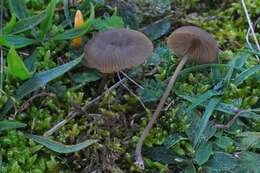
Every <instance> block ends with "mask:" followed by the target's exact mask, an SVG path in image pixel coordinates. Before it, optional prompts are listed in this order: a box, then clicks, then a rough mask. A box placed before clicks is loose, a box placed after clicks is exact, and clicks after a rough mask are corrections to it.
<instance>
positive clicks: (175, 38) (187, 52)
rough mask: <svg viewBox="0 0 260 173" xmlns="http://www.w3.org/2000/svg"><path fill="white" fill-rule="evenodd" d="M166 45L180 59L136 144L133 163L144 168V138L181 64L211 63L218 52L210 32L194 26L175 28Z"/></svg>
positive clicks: (162, 104)
mask: <svg viewBox="0 0 260 173" xmlns="http://www.w3.org/2000/svg"><path fill="white" fill-rule="evenodd" d="M167 45H168V47H169V48H171V49H172V50H173V52H174V53H175V54H176V55H177V56H178V57H179V58H181V61H180V63H179V64H178V66H177V68H176V69H175V72H174V73H173V75H172V77H171V79H170V81H169V83H168V85H167V88H166V90H165V92H164V94H163V96H162V98H161V100H160V103H159V104H158V106H157V108H156V110H155V112H154V114H153V116H152V118H151V120H150V121H149V123H148V125H147V126H146V128H145V129H144V131H143V133H142V135H141V137H140V139H139V141H138V144H137V146H136V151H135V157H136V158H135V159H136V162H135V163H136V165H138V166H139V167H140V168H144V162H143V159H142V154H141V152H142V146H143V143H144V140H145V138H146V137H147V136H148V134H149V130H150V129H151V128H152V126H153V124H154V123H155V122H156V119H157V118H158V116H159V114H160V112H161V110H162V108H163V106H164V103H165V101H166V99H167V97H168V96H169V94H170V92H171V90H172V87H173V84H174V83H175V81H176V78H177V76H178V74H179V73H180V71H181V69H182V68H183V66H184V65H185V64H186V62H192V63H197V64H207V63H213V62H214V61H215V60H216V57H217V53H218V46H217V42H216V41H215V40H214V38H213V37H212V36H211V34H209V33H208V32H206V31H205V30H203V29H201V28H199V27H195V26H184V27H180V28H178V29H176V30H175V31H174V32H173V33H172V34H171V35H170V36H169V38H168V39H167Z"/></svg>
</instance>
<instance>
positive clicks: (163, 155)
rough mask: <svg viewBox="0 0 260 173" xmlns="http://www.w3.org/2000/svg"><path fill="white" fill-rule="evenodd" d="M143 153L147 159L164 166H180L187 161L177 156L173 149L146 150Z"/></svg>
mask: <svg viewBox="0 0 260 173" xmlns="http://www.w3.org/2000/svg"><path fill="white" fill-rule="evenodd" d="M143 153H144V155H145V156H146V157H148V158H150V159H152V160H155V161H157V162H161V163H164V164H174V163H178V164H180V163H181V162H185V161H186V160H185V159H184V158H182V157H179V156H177V155H176V154H175V153H174V152H173V151H172V150H171V149H167V148H165V147H149V148H144V152H143Z"/></svg>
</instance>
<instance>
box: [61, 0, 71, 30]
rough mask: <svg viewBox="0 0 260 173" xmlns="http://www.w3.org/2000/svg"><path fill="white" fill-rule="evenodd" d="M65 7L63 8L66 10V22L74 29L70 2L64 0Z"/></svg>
mask: <svg viewBox="0 0 260 173" xmlns="http://www.w3.org/2000/svg"><path fill="white" fill-rule="evenodd" d="M63 6H64V7H63V8H64V15H65V18H66V21H67V22H68V24H69V26H70V27H71V28H72V27H73V25H72V22H71V19H70V15H69V0H64V1H63Z"/></svg>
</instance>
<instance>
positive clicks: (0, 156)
mask: <svg viewBox="0 0 260 173" xmlns="http://www.w3.org/2000/svg"><path fill="white" fill-rule="evenodd" d="M2 167H3V158H2V154H0V173H1V172H2Z"/></svg>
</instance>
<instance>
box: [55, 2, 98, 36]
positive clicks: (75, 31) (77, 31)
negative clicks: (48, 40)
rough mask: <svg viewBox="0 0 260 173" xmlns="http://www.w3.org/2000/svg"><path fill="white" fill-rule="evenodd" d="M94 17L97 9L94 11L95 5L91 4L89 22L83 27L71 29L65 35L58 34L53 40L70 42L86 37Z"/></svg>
mask: <svg viewBox="0 0 260 173" xmlns="http://www.w3.org/2000/svg"><path fill="white" fill-rule="evenodd" d="M94 17H95V9H94V6H93V4H91V12H90V16H89V18H88V20H87V21H86V22H85V23H84V24H83V25H82V26H81V27H79V28H73V29H69V30H67V31H65V32H63V33H60V34H57V35H56V36H54V37H53V38H52V39H53V40H70V39H73V38H76V37H80V36H82V35H84V34H85V33H87V32H88V31H89V29H90V26H91V21H92V20H93V19H94Z"/></svg>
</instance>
